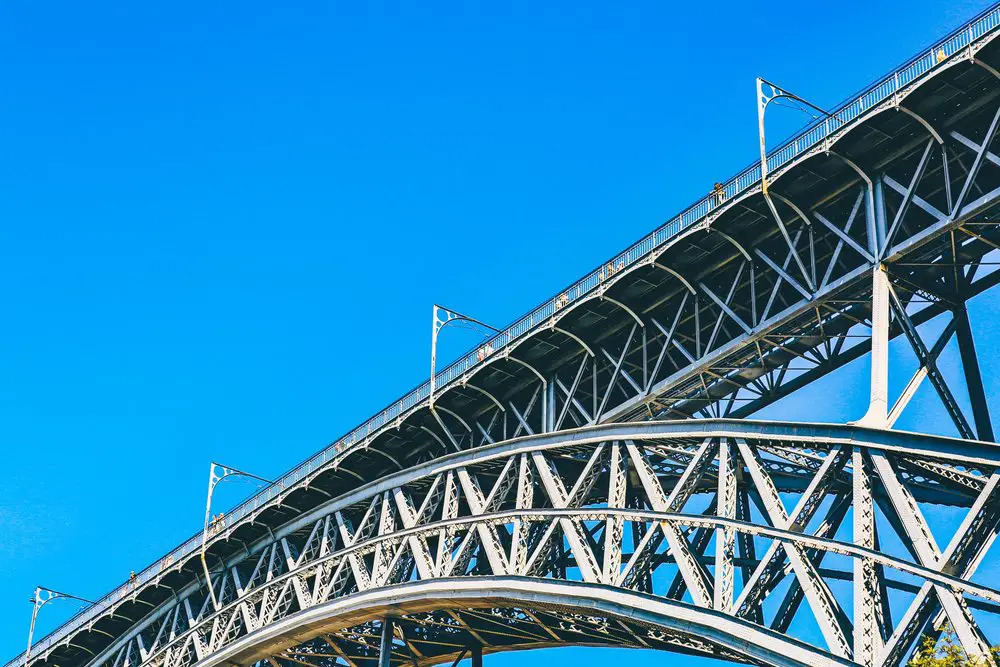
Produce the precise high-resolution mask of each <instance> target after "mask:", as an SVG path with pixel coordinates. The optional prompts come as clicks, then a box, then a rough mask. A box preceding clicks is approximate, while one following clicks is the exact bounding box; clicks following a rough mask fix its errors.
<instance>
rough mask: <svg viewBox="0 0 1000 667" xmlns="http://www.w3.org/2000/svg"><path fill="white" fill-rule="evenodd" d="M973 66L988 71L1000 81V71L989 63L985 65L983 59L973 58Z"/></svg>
mask: <svg viewBox="0 0 1000 667" xmlns="http://www.w3.org/2000/svg"><path fill="white" fill-rule="evenodd" d="M972 64H973V65H976V66H978V67H981V68H982V69H984V70H986V71H987V72H989V73H990V74H992V75H993V76H994V77H996V78H997V79H998V80H1000V71H997V68H995V67H993V66H992V65H990V64H989V63H985V62H983V61H982V60H981V59H979V58H976V57H975V56H973V58H972Z"/></svg>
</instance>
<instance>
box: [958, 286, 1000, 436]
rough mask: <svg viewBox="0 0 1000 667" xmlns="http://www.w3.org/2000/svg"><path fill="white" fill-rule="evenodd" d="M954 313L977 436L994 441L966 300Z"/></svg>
mask: <svg viewBox="0 0 1000 667" xmlns="http://www.w3.org/2000/svg"><path fill="white" fill-rule="evenodd" d="M953 315H954V318H955V335H956V336H957V338H958V351H959V354H960V355H961V357H962V371H963V372H964V373H965V386H966V387H967V388H968V390H969V402H970V403H971V404H972V416H973V419H975V422H976V437H978V438H979V439H980V440H988V441H990V442H993V441H994V440H995V437H994V435H993V422H992V420H991V419H990V408H989V404H988V403H987V402H986V390H985V389H984V388H983V375H982V373H981V372H980V370H979V357H978V355H977V354H976V343H975V341H974V340H973V338H972V326H971V325H970V323H969V311H968V310H967V309H966V306H965V303H964V302H962V303H961V304H959V305H958V306H956V307H955V308H954V310H953Z"/></svg>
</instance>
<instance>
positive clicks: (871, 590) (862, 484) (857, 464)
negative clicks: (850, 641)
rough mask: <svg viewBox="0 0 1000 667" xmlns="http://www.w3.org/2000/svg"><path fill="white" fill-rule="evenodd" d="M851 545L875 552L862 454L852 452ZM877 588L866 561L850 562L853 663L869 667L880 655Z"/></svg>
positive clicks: (870, 564) (872, 511)
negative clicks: (852, 529) (852, 532)
mask: <svg viewBox="0 0 1000 667" xmlns="http://www.w3.org/2000/svg"><path fill="white" fill-rule="evenodd" d="M851 469H852V473H853V489H852V491H853V507H854V544H855V545H857V546H859V547H864V548H867V549H875V546H876V544H875V505H874V503H873V501H872V486H871V476H870V475H869V468H868V464H867V461H866V460H865V455H864V450H863V449H862V448H860V447H855V448H854V451H853V452H852V458H851ZM880 595H881V588H880V586H879V578H878V571H877V569H876V566H875V563H874V562H873V561H872V560H871V559H870V558H855V559H854V661H855V662H857V663H859V664H861V665H866V667H871V666H873V665H874V664H875V660H876V658H877V656H878V655H879V653H880V652H881V650H882V648H881V643H882V634H881V627H880V619H879V613H880V610H881V600H880Z"/></svg>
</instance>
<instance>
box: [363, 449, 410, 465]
mask: <svg viewBox="0 0 1000 667" xmlns="http://www.w3.org/2000/svg"><path fill="white" fill-rule="evenodd" d="M366 449H367V451H369V452H375V453H376V454H380V455H382V456H384V457H385V458H387V459H389V461H390V462H391V463H392V464H393V465H394V466H396V468H398V469H399V470H405V469H406V466H404V465H403V464H402V463H400V462H399V460H398V459H397V458H396V457H395V456H393V455H392V454H389V453H388V452H386V451H383V450H382V449H381V448H379V447H375V446H369V447H366Z"/></svg>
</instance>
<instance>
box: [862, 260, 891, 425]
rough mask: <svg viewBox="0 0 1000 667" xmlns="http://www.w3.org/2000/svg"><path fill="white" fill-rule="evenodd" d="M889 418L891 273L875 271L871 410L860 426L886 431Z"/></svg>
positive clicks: (880, 266)
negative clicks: (884, 429)
mask: <svg viewBox="0 0 1000 667" xmlns="http://www.w3.org/2000/svg"><path fill="white" fill-rule="evenodd" d="M888 415H889V274H888V273H886V270H885V266H884V265H882V264H879V265H878V266H876V267H875V270H874V271H872V376H871V391H870V393H869V399H868V411H867V412H866V413H865V416H864V417H862V418H861V419H860V420H859V421H858V422H857V423H858V424H859V425H861V426H870V427H873V428H886V426H887V417H888Z"/></svg>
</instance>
